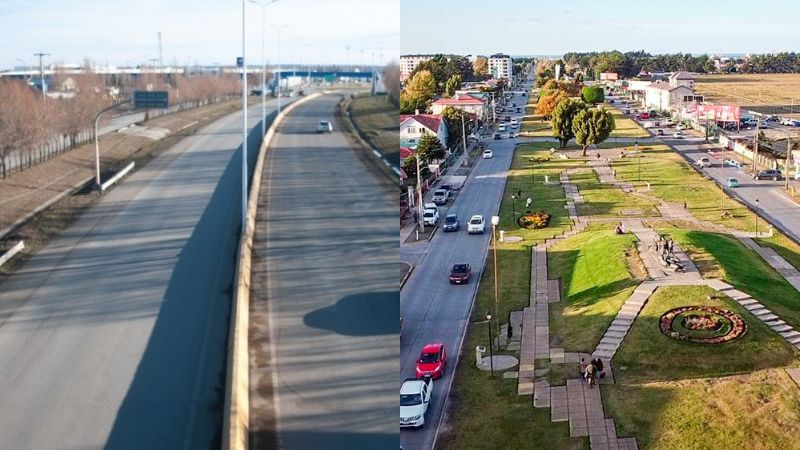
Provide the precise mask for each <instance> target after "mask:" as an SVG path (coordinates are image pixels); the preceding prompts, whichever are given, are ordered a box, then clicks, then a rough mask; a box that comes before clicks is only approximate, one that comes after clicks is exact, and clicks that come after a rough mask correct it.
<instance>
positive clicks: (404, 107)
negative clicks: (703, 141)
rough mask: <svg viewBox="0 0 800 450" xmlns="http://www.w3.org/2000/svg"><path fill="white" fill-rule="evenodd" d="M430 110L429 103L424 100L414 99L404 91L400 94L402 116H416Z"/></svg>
mask: <svg viewBox="0 0 800 450" xmlns="http://www.w3.org/2000/svg"><path fill="white" fill-rule="evenodd" d="M427 108H428V101H427V100H425V99H424V98H420V97H414V96H411V95H409V94H408V93H406V91H403V92H401V93H400V114H414V113H415V112H416V111H417V110H419V111H420V112H422V111H425V110H426V109H427Z"/></svg>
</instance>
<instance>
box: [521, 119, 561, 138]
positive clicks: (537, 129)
mask: <svg viewBox="0 0 800 450" xmlns="http://www.w3.org/2000/svg"><path fill="white" fill-rule="evenodd" d="M519 130H520V133H525V135H526V136H536V137H553V132H552V129H551V127H550V121H548V120H535V119H531V120H523V121H522V126H521V127H520V129H519Z"/></svg>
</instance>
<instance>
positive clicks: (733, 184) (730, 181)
mask: <svg viewBox="0 0 800 450" xmlns="http://www.w3.org/2000/svg"><path fill="white" fill-rule="evenodd" d="M727 184H728V187H729V188H737V187H739V180H737V179H736V178H733V177H730V178H728V183H727Z"/></svg>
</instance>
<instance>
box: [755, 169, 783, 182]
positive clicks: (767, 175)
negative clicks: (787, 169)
mask: <svg viewBox="0 0 800 450" xmlns="http://www.w3.org/2000/svg"><path fill="white" fill-rule="evenodd" d="M753 178H755V179H756V180H770V179H772V180H775V181H778V180H782V179H783V173H781V171H780V170H777V169H766V170H762V171H761V172H758V174H756V175H755V176H753Z"/></svg>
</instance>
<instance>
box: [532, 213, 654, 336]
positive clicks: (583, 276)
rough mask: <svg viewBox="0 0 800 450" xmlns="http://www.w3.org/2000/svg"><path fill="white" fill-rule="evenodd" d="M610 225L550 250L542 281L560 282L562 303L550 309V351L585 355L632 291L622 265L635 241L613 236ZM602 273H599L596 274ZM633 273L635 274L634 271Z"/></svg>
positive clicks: (628, 274)
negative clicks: (575, 352)
mask: <svg viewBox="0 0 800 450" xmlns="http://www.w3.org/2000/svg"><path fill="white" fill-rule="evenodd" d="M612 227H613V225H611V224H606V225H604V226H593V227H590V228H589V229H587V230H586V231H584V232H583V233H580V234H578V235H575V236H573V237H570V238H568V239H565V240H563V241H561V242H559V243H558V244H556V245H554V246H552V247H550V248H549V249H548V251H547V263H548V275H549V277H550V278H551V279H554V278H560V279H561V285H562V291H563V297H564V298H562V300H561V301H560V302H557V303H552V304H551V305H550V336H551V345H553V346H554V347H564V349H565V350H566V351H580V352H591V351H592V350H594V348H595V347H596V346H597V343H598V342H599V341H600V338H601V337H602V336H603V333H604V332H605V330H606V328H608V326H609V324H610V323H611V321H612V320H614V317H615V316H616V314H617V312H618V311H619V308H620V307H621V306H622V304H623V303H624V302H625V299H626V298H628V297H629V296H630V294H631V292H633V290H634V289H635V287H636V285H638V283H639V280H636V279H635V278H634V277H633V276H632V275H631V269H629V267H628V264H627V263H626V261H627V260H628V258H630V257H631V256H626V255H632V258H635V259H634V260H638V256H637V253H636V249H635V246H636V236H634V235H633V234H632V233H628V234H624V235H616V234H614V231H613V229H612ZM599 267H602V268H603V269H602V270H598V268H599ZM634 270H635V269H634Z"/></svg>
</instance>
